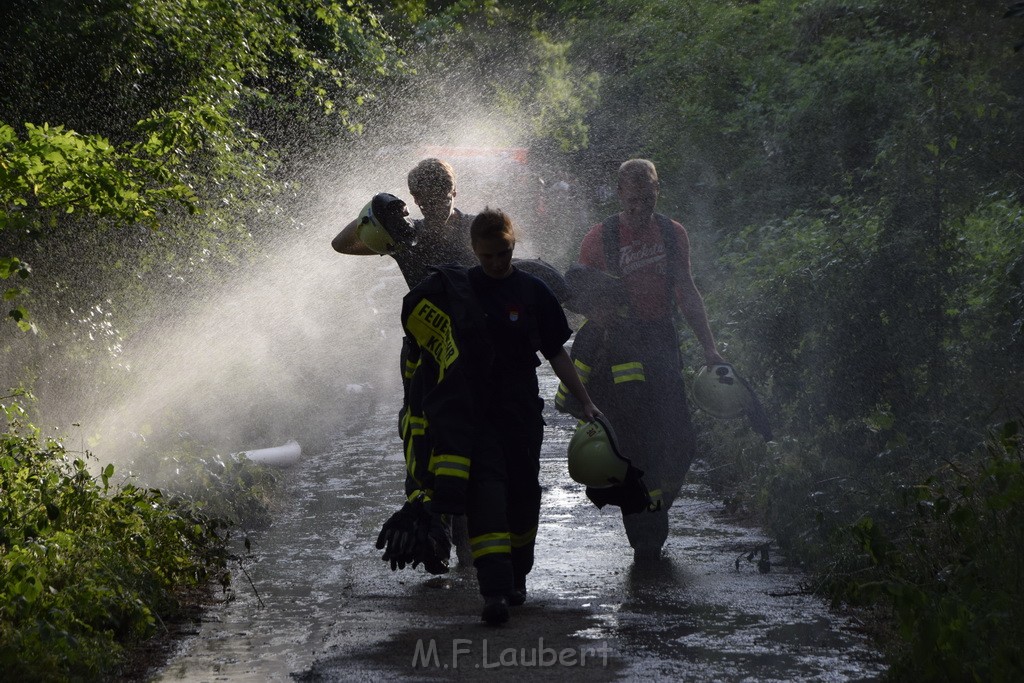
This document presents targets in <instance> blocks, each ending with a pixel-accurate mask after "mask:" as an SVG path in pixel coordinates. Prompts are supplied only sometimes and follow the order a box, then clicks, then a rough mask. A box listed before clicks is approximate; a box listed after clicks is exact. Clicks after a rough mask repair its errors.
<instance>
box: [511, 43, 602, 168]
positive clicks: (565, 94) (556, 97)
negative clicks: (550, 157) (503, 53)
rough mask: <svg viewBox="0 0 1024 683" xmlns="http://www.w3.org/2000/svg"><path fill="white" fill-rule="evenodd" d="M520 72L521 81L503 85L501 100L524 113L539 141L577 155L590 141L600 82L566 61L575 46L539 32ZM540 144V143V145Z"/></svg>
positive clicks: (513, 109)
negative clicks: (588, 120)
mask: <svg viewBox="0 0 1024 683" xmlns="http://www.w3.org/2000/svg"><path fill="white" fill-rule="evenodd" d="M528 45H529V48H528V49H529V52H528V54H527V57H526V59H525V60H524V61H522V62H520V68H522V69H523V70H524V72H525V73H523V74H522V78H519V79H516V78H510V79H509V80H508V84H507V85H503V86H499V87H498V92H497V96H498V102H499V104H501V105H502V107H503V108H504V109H506V110H508V111H510V112H512V113H514V114H518V115H525V116H526V117H527V119H528V120H529V121H530V124H531V126H532V128H533V136H534V137H535V138H536V139H537V141H538V143H541V144H542V143H544V142H546V143H548V144H549V145H552V146H554V147H555V148H556V149H558V150H559V151H560V152H575V151H578V150H580V149H582V148H585V147H586V146H587V143H588V139H587V133H588V127H587V124H586V123H585V121H584V117H585V116H586V114H587V113H588V112H589V111H590V109H591V108H592V107H593V106H594V105H595V104H596V93H597V86H598V82H599V79H598V77H597V75H596V74H595V73H593V72H591V73H580V72H579V70H577V69H574V68H573V66H572V64H570V62H569V61H568V59H567V54H568V50H569V47H570V43H569V42H568V41H556V40H554V39H553V38H552V37H551V36H550V35H549V34H547V33H545V32H543V31H534V32H533V33H532V35H531V40H530V41H529V43H528ZM535 144H536V143H535Z"/></svg>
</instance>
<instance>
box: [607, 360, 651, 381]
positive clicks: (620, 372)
mask: <svg viewBox="0 0 1024 683" xmlns="http://www.w3.org/2000/svg"><path fill="white" fill-rule="evenodd" d="M612 380H613V381H614V382H615V383H616V384H622V383H623V382H644V381H646V380H647V376H646V375H645V374H644V364H643V363H641V362H639V361H634V362H632V363H620V364H619V365H613V366H612Z"/></svg>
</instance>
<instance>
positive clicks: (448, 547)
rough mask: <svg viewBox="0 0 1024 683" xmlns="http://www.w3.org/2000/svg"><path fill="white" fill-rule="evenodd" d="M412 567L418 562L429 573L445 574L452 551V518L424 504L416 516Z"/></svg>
mask: <svg viewBox="0 0 1024 683" xmlns="http://www.w3.org/2000/svg"><path fill="white" fill-rule="evenodd" d="M414 552H415V559H414V560H413V562H412V566H413V569H415V568H416V567H417V566H418V565H419V564H420V563H422V564H423V568H424V569H426V570H427V572H429V573H430V574H434V575H437V574H447V573H448V562H449V559H450V558H451V552H452V520H451V517H450V516H449V515H442V514H438V513H436V512H431V511H430V505H429V504H427V505H424V506H422V508H421V511H420V513H419V514H418V515H417V518H416V549H415V551H414Z"/></svg>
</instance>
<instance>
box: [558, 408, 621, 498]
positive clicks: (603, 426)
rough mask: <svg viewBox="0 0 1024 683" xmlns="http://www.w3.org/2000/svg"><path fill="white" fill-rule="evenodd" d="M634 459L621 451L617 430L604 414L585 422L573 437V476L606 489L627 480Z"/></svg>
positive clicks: (571, 454)
mask: <svg viewBox="0 0 1024 683" xmlns="http://www.w3.org/2000/svg"><path fill="white" fill-rule="evenodd" d="M629 467H630V462H629V460H627V459H626V458H624V457H622V455H620V454H619V449H618V447H617V446H616V445H615V433H614V432H613V431H612V428H611V425H610V424H608V422H607V421H606V420H605V419H604V418H601V417H597V418H594V420H593V421H592V422H583V423H581V424H580V426H578V427H577V428H576V433H575V434H573V437H572V440H571V441H569V476H570V477H572V478H573V481H577V482H579V483H580V484H584V485H586V486H590V487H591V488H596V489H603V488H609V487H611V486H618V485H620V484H622V483H624V482H625V481H626V475H627V473H628V472H629Z"/></svg>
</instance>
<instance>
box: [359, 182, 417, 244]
mask: <svg viewBox="0 0 1024 683" xmlns="http://www.w3.org/2000/svg"><path fill="white" fill-rule="evenodd" d="M370 210H371V211H372V212H373V216H374V218H376V219H377V222H378V223H380V224H381V227H383V228H384V229H385V230H386V231H387V233H388V234H389V235H391V239H393V240H394V241H395V244H397V245H401V246H404V245H407V244H413V243H415V241H416V228H415V227H414V226H413V223H412V221H410V220H409V219H408V218H407V216H408V215H409V211H408V209H406V208H405V202H403V201H402V200H401V199H399V198H398V197H396V196H395V195H393V194H390V193H388V192H380V193H378V194H376V195H374V197H373V200H372V201H371V203H370Z"/></svg>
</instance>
